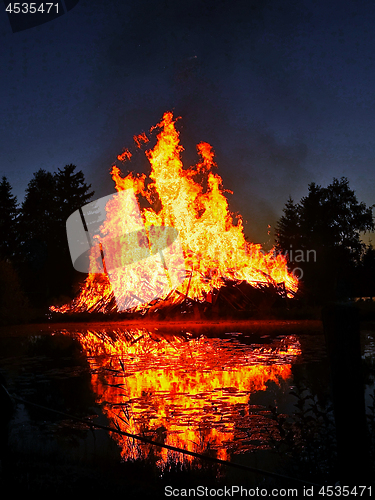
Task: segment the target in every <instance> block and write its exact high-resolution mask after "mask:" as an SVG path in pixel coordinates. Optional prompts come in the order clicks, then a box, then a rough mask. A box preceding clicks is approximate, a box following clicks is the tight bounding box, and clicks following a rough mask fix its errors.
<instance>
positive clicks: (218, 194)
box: [51, 112, 298, 312]
mask: <svg viewBox="0 0 375 500" xmlns="http://www.w3.org/2000/svg"><path fill="white" fill-rule="evenodd" d="M154 129H157V130H159V134H158V136H157V143H156V145H155V147H154V148H153V149H150V150H147V151H146V156H147V158H148V160H149V162H150V165H151V172H150V175H149V179H146V175H145V174H143V175H138V176H134V175H133V174H132V173H130V174H129V175H127V176H126V177H122V176H121V172H120V169H119V168H118V167H117V166H115V165H114V166H113V167H112V171H111V174H112V179H113V180H114V182H115V187H116V190H117V191H122V190H126V189H132V190H133V192H134V193H135V194H136V196H137V197H138V200H139V201H140V200H141V199H142V198H143V200H144V201H145V200H147V202H148V205H149V206H148V207H147V208H143V209H141V214H142V218H143V224H144V226H145V228H146V231H147V230H148V229H149V228H151V227H152V226H169V227H172V228H175V229H177V231H178V232H179V237H180V241H181V245H182V249H183V255H184V259H185V269H186V275H187V277H186V279H185V280H184V281H183V282H182V283H181V284H180V285H179V286H178V287H177V288H176V293H175V294H174V295H170V294H169V295H168V300H169V301H172V302H173V301H175V300H178V298H179V297H180V294H182V295H183V296H184V297H185V298H186V297H189V298H191V299H194V300H196V301H210V296H211V293H212V291H213V290H214V289H216V290H217V289H220V288H221V287H222V286H223V284H224V283H225V280H226V279H227V280H228V279H230V280H237V281H238V282H241V281H246V282H247V283H249V284H251V285H252V286H254V287H258V286H260V285H261V284H264V283H265V282H266V283H269V284H270V285H274V286H277V285H279V284H281V283H283V284H284V286H285V290H286V292H287V294H288V296H289V297H292V296H293V295H294V293H295V292H296V291H297V288H298V280H297V279H296V278H295V277H294V276H293V275H292V274H290V273H289V272H288V270H287V263H286V259H285V257H284V256H282V255H280V254H278V255H276V254H275V252H274V251H273V249H272V250H271V251H270V252H269V253H268V254H265V253H264V252H263V251H262V248H261V246H260V245H256V244H252V243H248V242H246V240H245V237H244V234H243V224H242V219H241V217H240V216H238V217H237V221H236V223H235V224H234V223H233V215H232V214H231V213H230V212H229V210H228V202H227V199H226V197H225V195H224V192H225V191H224V190H223V188H222V180H221V177H220V176H219V175H218V174H216V173H214V169H215V168H216V164H215V163H214V153H213V150H212V148H211V146H210V145H209V144H207V143H204V142H202V143H200V144H198V146H197V150H198V153H199V155H200V157H201V160H200V161H199V162H198V163H197V165H195V166H193V167H191V168H189V169H184V168H183V164H182V161H181V158H180V155H181V152H182V150H183V147H182V146H181V145H180V142H179V133H178V131H177V130H176V128H175V120H174V119H173V115H172V113H170V112H168V113H165V114H164V116H163V120H162V121H161V122H160V123H159V124H158V125H157V126H156V127H152V128H151V131H150V132H152V131H153V130H154ZM134 140H135V143H136V146H137V147H138V148H140V147H141V146H142V144H146V143H147V142H148V140H149V139H148V138H147V136H146V134H141V135H139V136H135V137H134ZM130 158H131V153H130V151H129V150H125V151H124V152H123V153H122V154H121V155H119V156H118V159H119V160H121V161H124V162H125V161H128V160H129V159H130ZM142 205H145V203H144V202H143V203H142V204H140V206H142ZM106 210H107V213H108V212H110V214H111V217H110V218H108V219H107V220H106V221H105V223H104V224H103V228H102V233H103V238H105V236H106V235H108V234H110V233H113V234H120V233H121V234H122V233H124V232H126V231H129V227H128V226H129V223H128V222H127V221H126V220H125V219H126V218H125V217H124V212H123V210H122V207H121V204H119V203H116V201H115V200H114V201H113V202H111V204H110V206H108V207H106ZM120 243H121V242H120ZM159 267H160V263H159ZM91 269H94V268H91ZM170 270H171V272H173V266H171V268H170ZM140 274H141V275H142V276H143V277H144V279H143V280H142V290H140V291H139V294H141V296H142V298H145V297H148V299H149V300H150V301H152V300H153V298H155V297H162V298H163V297H164V298H166V295H167V294H166V293H164V294H163V286H164V285H163V284H162V283H161V282H160V279H159V278H158V277H159V276H160V272H159V271H158V270H157V269H154V268H153V269H149V270H146V271H145V269H144V266H143V267H142V264H141V263H139V262H138V263H137V262H136V263H134V264H132V265H131V266H124V267H123V268H121V269H117V270H116V272H114V273H113V274H111V276H110V280H109V279H108V275H106V274H102V275H100V274H95V273H93V272H92V273H90V274H89V276H88V277H87V279H86V281H85V283H84V285H83V287H82V289H81V292H80V294H79V296H78V297H77V298H76V299H74V300H73V302H72V304H70V305H65V306H62V307H60V308H57V307H51V310H52V311H58V312H68V311H74V312H80V311H90V310H92V309H93V308H95V310H96V311H98V312H100V311H102V312H110V311H115V310H116V301H115V300H114V296H113V293H112V292H113V289H115V290H116V291H117V292H116V297H117V296H118V295H117V294H118V291H119V290H123V295H124V296H122V298H121V300H122V301H124V302H125V303H126V304H127V308H130V307H133V308H134V310H137V309H141V307H142V306H141V305H140V301H139V299H138V298H137V295H139V294H135V293H134V291H132V283H133V282H135V280H134V276H138V277H139V275H140ZM172 281H173V280H172ZM138 282H139V280H138ZM111 284H112V286H111ZM164 288H165V289H166V288H167V287H165V286H164ZM129 290H130V292H129ZM126 294H127V295H126Z"/></svg>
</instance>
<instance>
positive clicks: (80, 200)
mask: <svg viewBox="0 0 375 500" xmlns="http://www.w3.org/2000/svg"><path fill="white" fill-rule="evenodd" d="M76 169H77V167H76V166H75V165H66V166H65V167H64V168H63V169H58V170H57V172H54V173H51V172H47V171H45V170H43V169H40V170H38V171H37V172H36V173H35V174H34V176H33V178H32V179H31V181H30V182H29V184H28V187H27V189H26V193H25V198H24V201H23V202H22V204H19V203H18V201H17V198H16V196H14V195H13V194H12V187H11V185H10V183H9V181H8V180H7V178H6V177H3V178H2V181H1V183H0V235H1V238H0V323H7V322H13V321H14V320H17V319H18V320H19V321H22V320H23V319H28V317H30V311H47V310H48V306H49V305H51V303H52V302H56V301H59V300H64V298H65V299H69V298H73V296H74V294H75V293H76V292H77V287H78V285H79V282H80V281H81V280H82V279H83V275H82V274H81V273H77V272H76V271H75V270H74V268H73V266H72V262H71V259H70V253H69V247H68V242H67V237H66V226H65V224H66V219H67V218H68V217H69V215H70V214H71V213H73V212H74V211H75V210H77V209H78V208H79V207H81V206H82V205H85V204H86V203H88V202H89V201H90V200H91V199H92V197H93V195H94V192H93V191H91V190H90V189H91V185H88V184H86V182H85V178H84V175H83V173H82V171H77V170H76Z"/></svg>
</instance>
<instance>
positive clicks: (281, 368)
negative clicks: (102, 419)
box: [77, 328, 301, 466]
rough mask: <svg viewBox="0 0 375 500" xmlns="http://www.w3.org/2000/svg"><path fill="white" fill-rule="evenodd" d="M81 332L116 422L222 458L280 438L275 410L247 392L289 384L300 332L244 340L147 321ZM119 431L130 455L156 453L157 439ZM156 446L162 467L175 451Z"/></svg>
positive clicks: (101, 397) (97, 386)
mask: <svg viewBox="0 0 375 500" xmlns="http://www.w3.org/2000/svg"><path fill="white" fill-rule="evenodd" d="M77 337H78V339H79V341H80V343H81V345H82V347H83V349H84V352H85V353H86V355H87V360H88V362H89V364H90V367H91V372H92V386H93V389H94V391H95V393H96V394H97V397H98V403H99V404H101V406H102V409H103V412H104V414H105V415H106V416H107V418H108V420H109V422H110V424H111V425H112V426H115V427H117V428H118V429H120V430H122V431H126V432H128V433H131V434H137V435H143V436H145V437H148V438H149V439H152V440H155V441H159V442H162V443H165V444H168V445H171V446H176V447H179V448H184V449H187V450H189V451H194V452H198V453H210V454H211V455H213V456H216V457H217V458H220V459H223V460H228V459H229V458H230V454H231V453H241V452H245V451H249V450H254V449H267V448H268V447H269V441H270V437H271V435H272V436H273V437H274V438H276V439H277V431H276V428H275V426H273V421H272V420H271V419H270V418H269V413H270V412H269V410H268V409H266V408H265V407H264V406H260V405H251V404H250V402H249V398H250V395H251V394H253V393H255V392H257V391H266V390H267V383H269V382H274V383H275V384H277V385H278V386H280V387H282V386H283V385H284V386H285V387H286V388H288V387H289V383H290V379H291V365H292V363H293V361H294V360H295V359H296V357H298V356H299V355H300V354H301V350H300V346H299V343H298V341H297V340H296V338H295V337H294V336H286V337H283V338H281V339H276V340H275V341H274V342H273V343H271V344H261V345H260V344H258V345H254V344H251V345H246V344H243V343H241V342H239V340H238V339H237V337H236V335H235V334H233V335H228V338H225V339H222V338H206V337H204V336H200V337H198V338H197V337H196V338H194V337H193V336H192V335H191V334H189V333H187V334H185V335H170V334H161V333H159V332H150V331H148V330H146V329H142V328H133V329H127V330H124V329H117V330H111V331H108V330H105V329H103V330H95V331H90V330H88V331H85V332H84V333H79V334H78V335H77ZM113 437H114V439H116V440H117V442H118V445H119V446H120V449H121V455H122V458H123V459H124V460H128V459H135V458H141V457H146V456H147V455H148V453H149V452H150V446H151V445H148V444H144V443H140V442H135V441H134V440H133V439H132V438H128V437H123V436H121V435H118V434H113ZM153 451H154V453H155V455H156V456H157V457H158V458H159V462H158V463H159V464H160V465H161V466H162V465H163V463H165V461H166V460H167V456H168V454H170V451H168V450H166V449H163V448H155V447H154V450H153ZM185 457H187V456H186V455H185Z"/></svg>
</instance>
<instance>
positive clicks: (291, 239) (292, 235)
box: [275, 196, 301, 264]
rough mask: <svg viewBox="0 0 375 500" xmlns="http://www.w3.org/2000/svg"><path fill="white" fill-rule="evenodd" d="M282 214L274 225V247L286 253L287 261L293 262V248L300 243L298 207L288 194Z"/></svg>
mask: <svg viewBox="0 0 375 500" xmlns="http://www.w3.org/2000/svg"><path fill="white" fill-rule="evenodd" d="M283 212H284V215H282V216H281V217H280V219H279V221H278V223H277V225H276V233H275V246H276V249H277V250H278V251H279V252H281V253H283V254H284V255H288V260H289V263H290V264H292V263H293V249H295V248H298V247H299V246H300V243H301V233H300V207H299V206H298V205H296V204H295V203H294V201H293V199H292V198H291V196H289V198H288V201H287V202H286V204H285V207H284V209H283Z"/></svg>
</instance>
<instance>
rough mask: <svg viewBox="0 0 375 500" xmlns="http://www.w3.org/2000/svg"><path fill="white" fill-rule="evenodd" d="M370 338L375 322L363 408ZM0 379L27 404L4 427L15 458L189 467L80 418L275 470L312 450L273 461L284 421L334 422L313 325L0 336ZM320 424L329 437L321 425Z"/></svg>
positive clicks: (55, 329)
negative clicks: (35, 455) (320, 414)
mask: <svg viewBox="0 0 375 500" xmlns="http://www.w3.org/2000/svg"><path fill="white" fill-rule="evenodd" d="M374 334H375V329H374V328H373V326H372V325H364V326H363V328H362V360H363V363H364V365H365V366H366V367H367V368H366V380H365V381H366V385H365V391H366V404H367V405H370V404H371V403H372V399H371V394H372V393H373V391H374V377H373V371H372V368H373V359H374V351H375V341H374ZM0 373H1V374H2V375H3V376H4V377H5V380H6V383H7V388H8V390H9V392H10V393H11V394H14V395H16V396H17V397H18V398H20V399H22V400H24V402H22V401H20V400H18V401H17V406H16V413H15V415H14V418H13V420H12V422H11V427H10V443H11V446H12V447H13V449H15V450H19V451H20V453H27V452H31V451H35V450H38V451H39V452H40V453H46V454H48V453H52V452H53V453H55V454H56V453H61V454H62V455H64V456H69V457H75V458H76V459H79V460H85V459H90V460H92V458H93V457H97V458H100V459H106V457H108V458H109V457H110V458H111V460H113V459H115V460H118V461H121V462H126V461H134V460H137V459H146V458H147V457H149V456H150V453H151V454H152V455H153V457H154V459H155V463H156V465H157V467H159V468H160V470H161V471H162V470H163V468H164V467H165V465H166V464H167V463H168V460H171V459H172V460H176V461H178V460H180V461H181V460H187V461H191V460H193V458H192V456H189V455H182V454H180V453H178V452H171V451H170V450H168V449H166V448H160V447H155V446H153V445H151V444H148V443H142V442H140V441H137V440H136V439H133V438H132V437H130V436H125V435H122V434H121V433H110V432H108V431H106V430H105V429H99V430H95V431H94V430H92V429H91V428H90V426H89V425H87V423H85V422H84V421H81V420H79V419H83V420H87V419H89V420H90V421H92V422H93V423H95V424H99V425H101V426H104V427H111V428H113V429H117V430H118V431H124V432H126V433H129V434H131V435H141V436H143V437H145V438H147V439H150V440H152V441H157V442H160V443H164V444H166V445H170V446H173V447H176V448H179V449H184V450H188V451H191V452H196V453H199V454H206V455H209V456H213V457H216V458H219V459H221V460H225V461H233V462H237V463H241V464H247V465H249V466H252V467H257V468H260V469H262V470H275V469H277V470H281V469H280V467H281V465H282V464H284V466H285V463H286V462H285V460H289V459H288V458H287V456H289V455H290V456H291V457H292V455H293V453H294V454H296V453H297V454H298V452H299V451H300V453H301V454H302V455H304V457H305V455H306V453H307V451H306V450H307V449H308V446H309V444H310V445H311V443H309V442H308V439H307V438H306V439H307V441H306V439H305V438H303V439H305V441H304V443H303V444H301V443H302V441H301V440H302V438H301V436H299V437H298V436H297V434H296V433H295V429H294V431H293V432H294V434H293V436H295V437H294V438H293V439H294V441H295V449H294V450H291V453H288V454H285V453H284V455H283V452H282V453H281V455H280V453H279V454H277V453H275V450H277V449H279V448H280V447H281V449H282V446H284V445H283V442H284V441H285V440H286V437H285V436H287V437H288V436H289V441H290V433H289V434H288V433H286V434H283V430H282V428H281V427H280V422H285V425H286V424H287V423H288V421H289V420H288V419H290V418H292V417H293V416H295V414H296V411H297V413H298V408H299V409H301V408H302V406H301V405H302V403H303V404H304V405H305V408H304V410H303V411H305V410H306V405H310V408H311V405H313V404H314V402H315V403H317V404H318V405H319V408H320V409H323V410H324V411H325V412H326V414H327V415H328V416H330V415H332V411H331V410H330V409H329V406H330V388H329V383H330V378H329V377H330V375H329V365H328V360H327V356H326V349H325V342H324V335H323V330H322V326H321V322H319V321H266V320H263V321H247V322H238V323H210V324H203V323H201V324H200V323H190V324H189V323H186V324H181V323H180V324H178V323H165V324H163V323H154V324H147V325H146V324H143V323H141V322H138V323H133V324H130V323H129V324H124V323H120V322H116V323H93V324H89V323H74V324H69V323H66V324H41V325H25V326H12V327H8V328H5V327H3V328H2V329H1V331H0ZM301 401H302V403H301ZM37 405H40V406H43V407H45V408H40V407H39V406H37ZM299 405H300V406H299ZM48 409H51V410H55V411H57V412H61V413H64V414H61V413H55V412H52V411H49V410H48ZM307 409H308V408H307ZM301 415H302V414H301V413H300V414H299V417H298V418H299V421H298V422H299V424H301V418H300V417H301ZM70 416H72V417H75V419H74V420H73V419H72V418H70ZM313 416H314V415H313ZM315 416H316V414H315ZM293 418H294V417H293ZM310 418H311V412H310ZM280 419H281V420H280ZM306 422H308V420H306ZM294 423H295V422H294ZM290 425H292V424H290ZM306 425H307V424H306ZM310 425H311V424H309V425H308V426H310ZM314 425H315V426H316V425H317V422H314ZM319 425H320V428H321V431H322V436H323V437H322V439H326V437H324V431H325V430H326V429H325V428H324V425H326V424H324V425H323V424H319ZM308 426H307V427H308ZM299 428H300V430H301V425H300V427H299ZM320 428H319V429H320ZM280 430H281V433H280ZM284 430H285V429H284ZM303 432H304V430H303V429H302V434H303ZM319 432H320V430H319ZM306 433H307V434H308V432H307V430H306ZM307 434H306V436H307ZM314 439H315V441H316V439H317V438H316V436H315V438H314ZM298 440H300V441H301V442H297V441H298ZM315 441H314V442H315ZM325 445H326V446H327V442H325ZM289 446H291V443H290V442H289ZM293 446H294V445H293V443H292V448H293ZM298 446H300V448H298ZM314 446H315V445H314ZM321 448H325V447H324V446H323V447H321ZM298 450H299V451H298ZM287 451H288V450H287ZM289 451H290V450H289ZM314 453H315V452H314ZM319 453H320V454H319ZM319 453H318V452H316V454H315V457H312V458H313V459H314V460H315V462H316V463H318V462H319V467H323V466H324V463H325V460H326V457H324V456H323V458H322V453H323V454H324V453H326V454H327V449H322V450H320V451H319ZM280 456H281V458H280ZM305 458H306V457H305ZM312 458H311V457H310V458H309V460H312ZM291 460H292V458H291ZM314 460H313V461H314ZM327 460H328V459H327ZM327 460H326V461H327ZM316 463H315V466H317V465H316ZM312 466H313V465H311V464H310V465H309V467H312ZM281 468H282V467H281ZM283 470H284V473H285V470H288V468H285V467H284V469H283Z"/></svg>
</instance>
